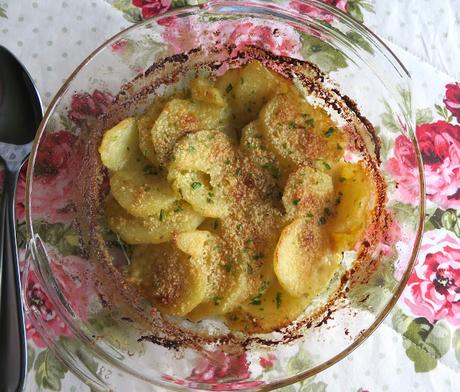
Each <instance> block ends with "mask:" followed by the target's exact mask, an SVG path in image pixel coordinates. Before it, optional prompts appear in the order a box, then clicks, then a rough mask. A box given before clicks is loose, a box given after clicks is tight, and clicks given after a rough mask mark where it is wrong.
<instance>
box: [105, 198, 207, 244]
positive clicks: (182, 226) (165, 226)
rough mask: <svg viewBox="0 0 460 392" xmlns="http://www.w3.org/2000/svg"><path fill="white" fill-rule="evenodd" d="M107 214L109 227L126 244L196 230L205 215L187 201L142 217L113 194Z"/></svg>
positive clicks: (166, 238)
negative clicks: (129, 209) (125, 207)
mask: <svg viewBox="0 0 460 392" xmlns="http://www.w3.org/2000/svg"><path fill="white" fill-rule="evenodd" d="M105 216H106V218H107V224H108V226H109V228H110V229H112V230H113V231H114V232H115V233H117V234H118V235H119V236H120V237H121V239H122V240H123V241H125V242H126V243H127V244H132V245H134V244H159V243H162V242H166V241H169V240H171V239H172V238H173V237H174V235H176V234H178V233H183V232H186V231H190V230H194V229H195V228H197V227H198V226H199V225H200V224H201V222H202V221H203V219H204V218H203V217H202V216H201V215H199V214H198V213H196V212H195V211H193V209H192V208H191V207H190V206H189V205H188V204H187V203H185V202H176V203H174V204H173V206H172V207H171V208H169V209H167V210H160V213H159V214H158V215H152V216H146V217H145V218H139V217H135V216H132V215H130V214H129V213H128V212H127V211H126V210H125V209H124V208H122V207H121V206H120V205H119V204H118V203H117V202H116V200H115V199H114V198H113V197H109V198H108V199H107V201H106V206H105Z"/></svg>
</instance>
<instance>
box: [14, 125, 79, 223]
mask: <svg viewBox="0 0 460 392" xmlns="http://www.w3.org/2000/svg"><path fill="white" fill-rule="evenodd" d="M75 142H76V136H75V135H73V134H72V133H70V132H67V131H58V132H53V133H50V134H47V135H46V136H44V139H43V141H42V145H41V147H40V151H39V152H38V155H37V159H36V162H35V175H34V178H33V183H32V189H33V198H32V199H31V207H32V214H33V215H34V219H37V218H43V219H44V220H46V221H47V222H48V223H56V222H66V221H69V220H71V219H72V218H73V209H72V206H71V199H72V189H73V185H74V184H73V181H74V178H75V177H76V176H77V174H78V166H79V165H78V162H76V159H77V157H75V154H74V153H73V151H74V149H73V148H74V145H75ZM24 189H25V182H24V177H23V176H22V177H20V183H19V184H18V193H17V199H16V203H17V204H18V205H19V206H21V204H22V205H23V204H24V196H25V195H24V194H25V192H24ZM19 211H21V208H19Z"/></svg>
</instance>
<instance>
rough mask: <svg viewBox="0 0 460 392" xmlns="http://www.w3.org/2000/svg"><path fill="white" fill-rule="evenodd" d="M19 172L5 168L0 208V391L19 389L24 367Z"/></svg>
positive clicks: (21, 385) (24, 344)
mask: <svg viewBox="0 0 460 392" xmlns="http://www.w3.org/2000/svg"><path fill="white" fill-rule="evenodd" d="M17 178H18V172H15V171H11V170H8V169H6V170H5V182H4V187H3V200H2V210H1V225H2V226H1V231H0V234H1V236H2V239H1V245H2V247H1V255H0V266H1V267H0V268H1V285H0V391H2V392H4V391H5V392H16V391H22V389H23V387H24V378H25V371H26V367H27V353H26V335H25V323H24V311H23V306H22V301H21V289H20V287H21V285H20V272H19V260H18V255H17V246H16V222H15V210H14V207H15V193H16V183H17Z"/></svg>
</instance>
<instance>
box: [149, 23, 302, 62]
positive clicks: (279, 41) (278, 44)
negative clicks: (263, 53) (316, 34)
mask: <svg viewBox="0 0 460 392" xmlns="http://www.w3.org/2000/svg"><path fill="white" fill-rule="evenodd" d="M158 23H159V24H161V25H163V26H167V27H168V28H167V29H166V30H165V31H164V32H163V38H164V39H165V41H167V42H168V43H169V45H170V48H171V51H172V52H173V53H180V52H183V51H186V50H190V49H193V48H196V47H197V46H199V45H203V46H215V45H218V44H220V45H228V44H234V45H235V46H236V50H238V49H240V48H243V47H245V46H248V45H255V46H259V47H262V48H265V49H267V50H270V51H271V52H273V53H274V54H277V55H282V56H290V57H297V58H300V57H301V56H300V39H299V37H298V35H297V33H296V32H295V31H294V29H292V28H290V27H287V26H284V25H277V24H276V23H275V22H272V23H270V24H269V25H268V24H263V23H260V22H258V23H257V24H255V23H254V22H253V21H242V22H241V23H239V24H238V25H236V26H235V25H234V24H232V23H231V22H229V21H219V22H215V23H214V24H213V26H208V27H207V28H206V29H203V28H202V26H201V24H200V21H199V20H198V19H195V18H193V17H190V18H187V19H186V20H184V19H179V18H174V17H167V18H163V19H160V20H159V21H158ZM215 32H218V33H219V34H218V36H216V34H215Z"/></svg>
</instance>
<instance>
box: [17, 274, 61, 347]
mask: <svg viewBox="0 0 460 392" xmlns="http://www.w3.org/2000/svg"><path fill="white" fill-rule="evenodd" d="M25 296H26V298H27V301H28V303H29V306H34V307H35V308H36V309H37V310H38V311H39V313H40V317H41V319H42V320H43V321H44V322H45V323H46V327H47V329H49V330H50V332H51V333H52V334H54V335H56V336H70V331H69V329H68V328H67V325H66V324H65V323H64V322H63V321H62V320H61V318H60V317H59V316H58V315H57V314H56V312H55V310H54V307H53V305H52V304H51V302H50V301H49V299H48V297H47V295H46V293H45V292H44V291H43V290H42V288H41V287H40V284H39V282H38V278H37V276H36V275H35V273H34V272H32V271H31V272H29V274H28V279H27V285H26V292H25ZM26 333H27V339H31V340H33V342H34V343H35V345H36V346H37V347H40V348H45V347H46V344H45V342H44V341H43V339H42V337H41V336H40V334H39V333H38V331H37V330H36V329H35V327H34V326H33V324H32V322H31V321H30V320H29V319H28V318H27V319H26Z"/></svg>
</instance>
